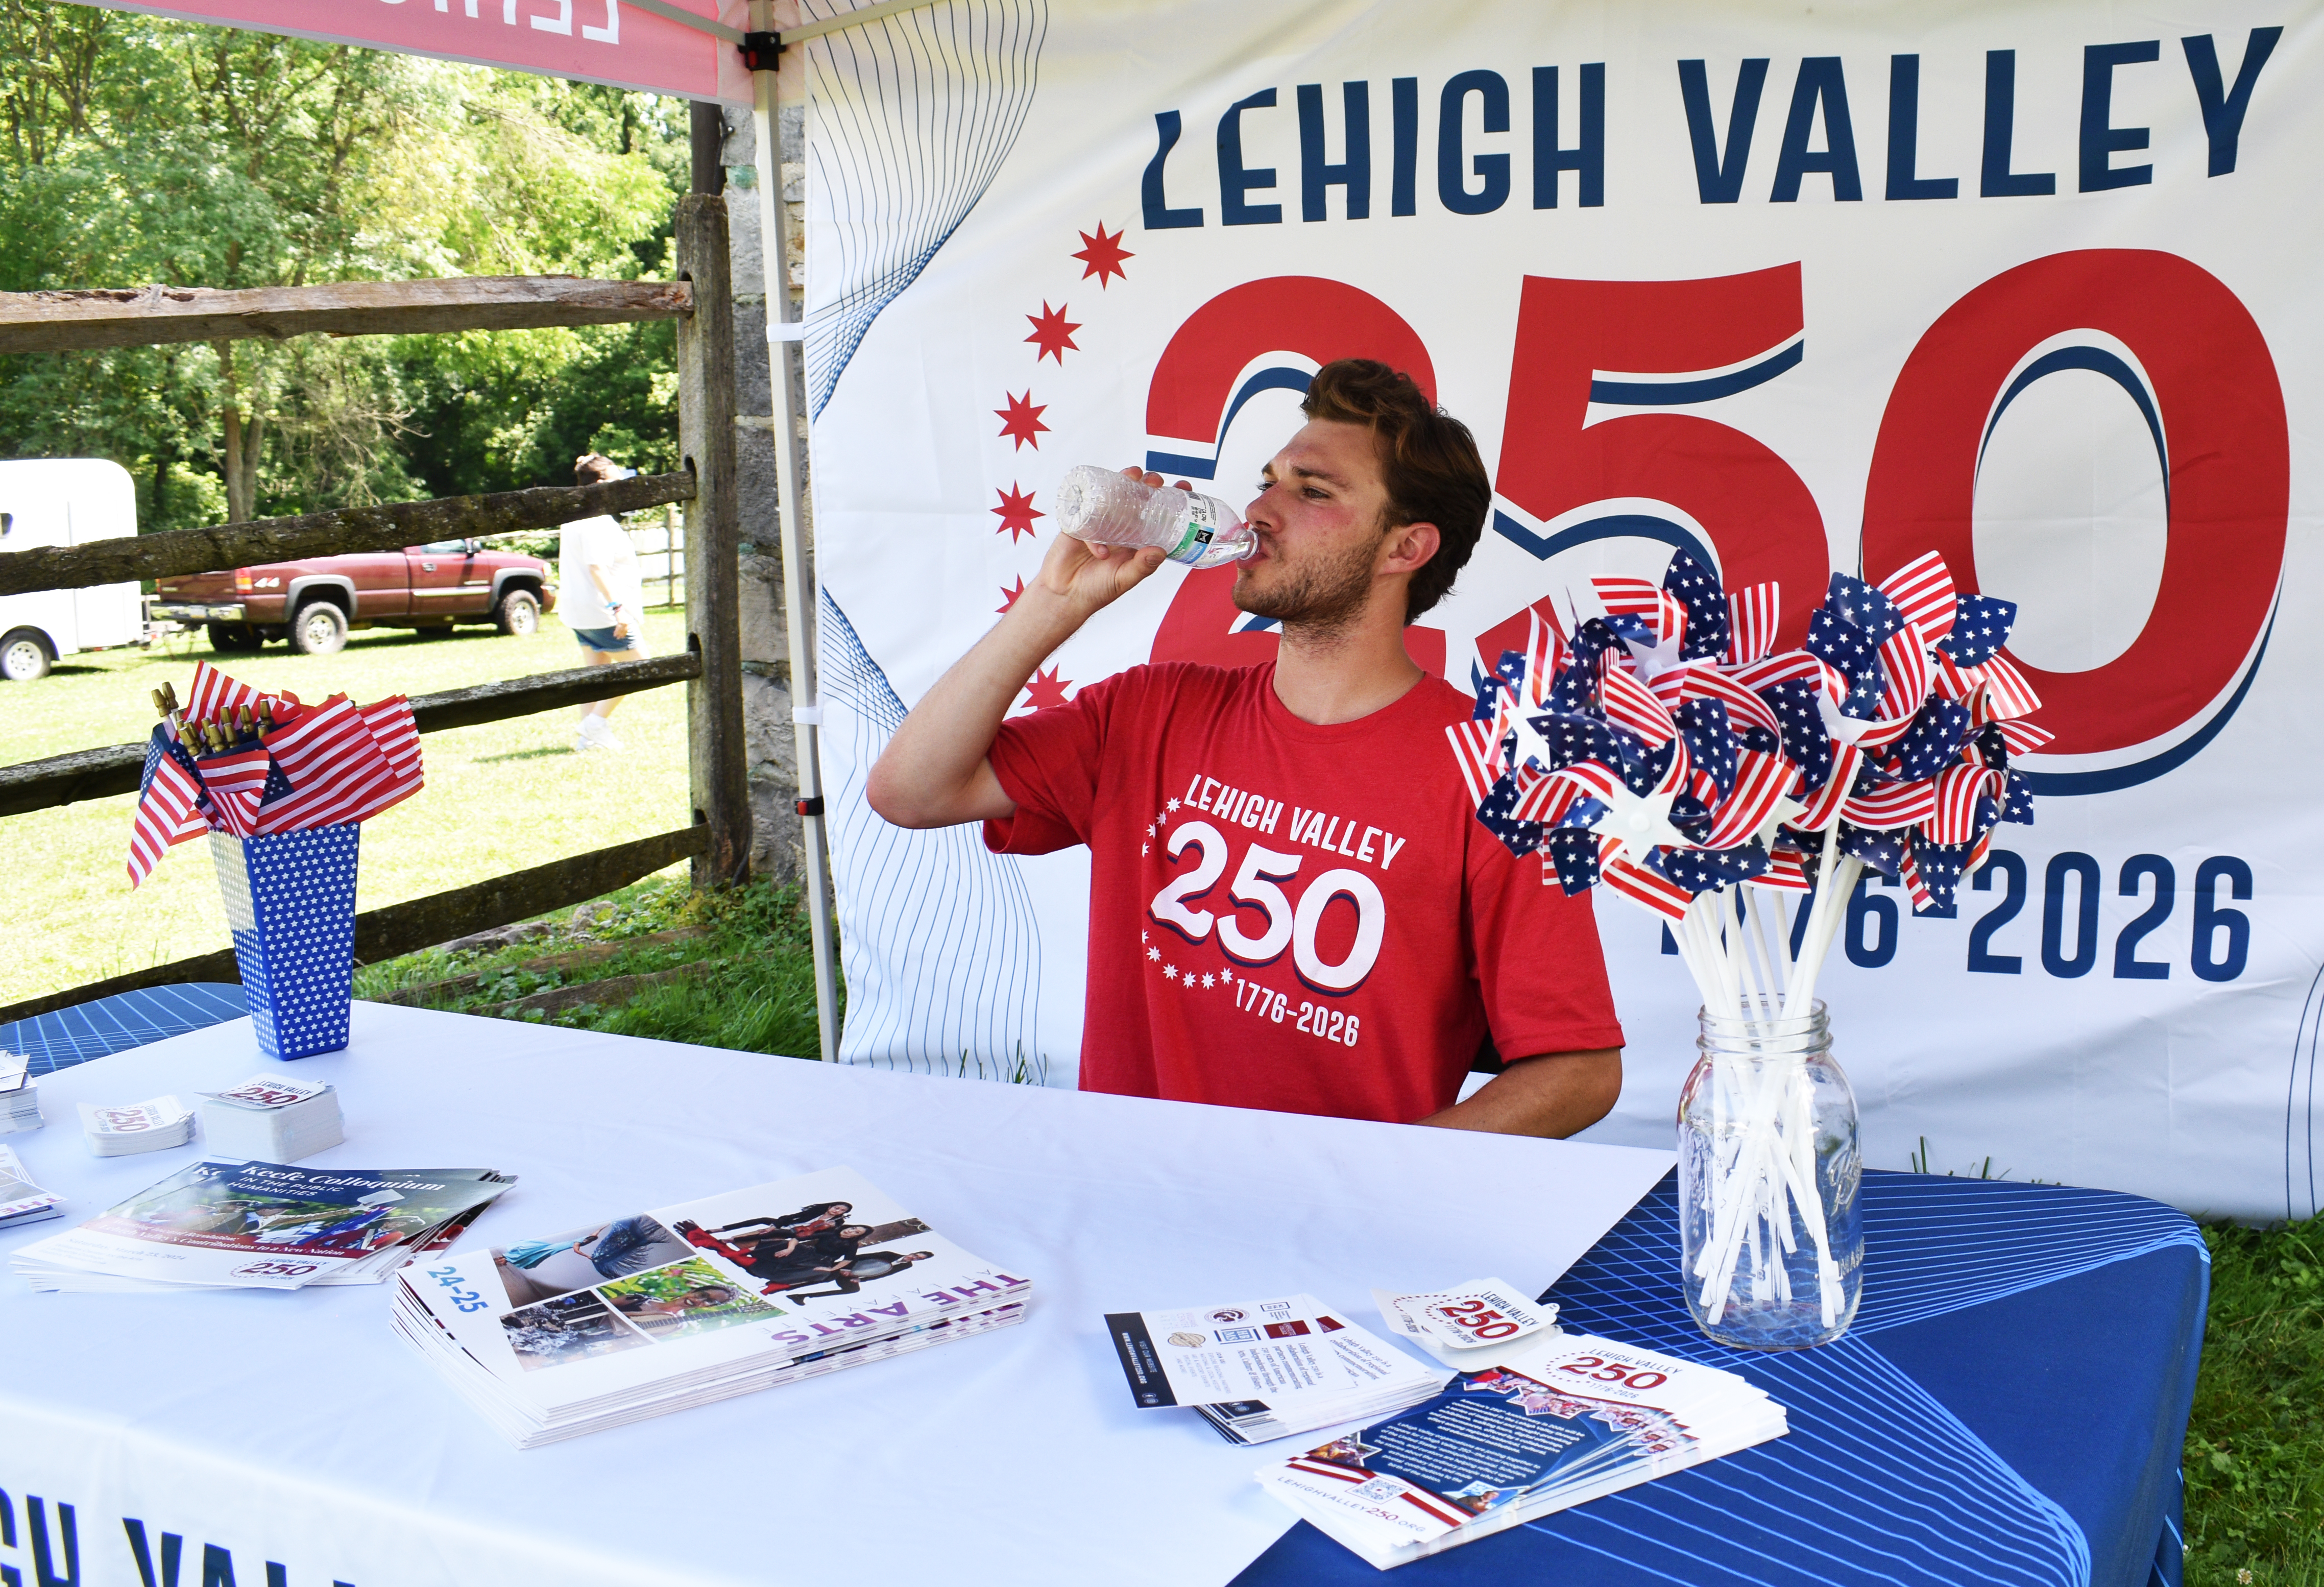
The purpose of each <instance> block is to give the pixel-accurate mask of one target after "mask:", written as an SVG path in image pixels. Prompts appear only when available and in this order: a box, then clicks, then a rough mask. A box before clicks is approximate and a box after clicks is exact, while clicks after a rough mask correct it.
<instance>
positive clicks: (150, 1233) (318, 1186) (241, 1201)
mask: <svg viewBox="0 0 2324 1587" xmlns="http://www.w3.org/2000/svg"><path fill="white" fill-rule="evenodd" d="M515 1183H516V1177H515V1176H514V1175H510V1174H503V1173H500V1172H498V1171H496V1170H494V1169H492V1168H297V1167H289V1166H287V1165H285V1164H281V1163H193V1164H189V1166H187V1167H184V1168H181V1169H180V1170H179V1171H178V1172H177V1173H175V1174H172V1175H171V1176H169V1177H168V1178H167V1179H164V1180H162V1181H161V1183H160V1184H159V1185H155V1186H152V1187H151V1188H149V1189H146V1190H143V1191H141V1192H139V1193H138V1194H137V1195H134V1196H132V1197H130V1198H129V1199H128V1200H127V1201H125V1202H123V1203H122V1204H120V1205H119V1206H116V1207H114V1208H112V1209H111V1210H109V1211H107V1212H106V1213H101V1214H100V1215H98V1216H97V1217H94V1218H91V1219H90V1220H89V1221H88V1223H83V1224H81V1225H79V1226H78V1228H74V1229H68V1230H67V1231H65V1232H63V1233H62V1234H56V1235H51V1237H50V1238H48V1239H46V1240H42V1241H34V1242H33V1243H32V1244H31V1245H28V1246H26V1247H24V1248H23V1250H19V1251H17V1252H16V1253H15V1255H14V1256H13V1257H11V1258H10V1259H9V1262H10V1265H11V1266H13V1267H14V1269H15V1270H16V1273H17V1275H18V1276H19V1277H21V1278H26V1279H29V1280H30V1281H31V1282H32V1287H33V1288H35V1289H50V1290H54V1289H66V1290H161V1291H176V1290H183V1289H303V1288H304V1287H307V1286H308V1285H309V1284H375V1283H377V1282H379V1281H380V1280H381V1279H383V1278H386V1277H387V1276H388V1275H389V1274H390V1273H392V1272H393V1271H394V1270H395V1269H398V1268H401V1267H402V1266H403V1265H405V1264H406V1263H407V1262H410V1260H412V1259H413V1258H415V1257H418V1256H421V1255H424V1254H426V1253H428V1252H429V1251H436V1250H443V1249H444V1248H445V1247H446V1246H447V1245H449V1244H450V1243H451V1242H452V1241H455V1240H457V1239H458V1238H459V1235H460V1233H461V1232H462V1231H463V1230H465V1229H466V1227H467V1226H468V1225H469V1224H470V1223H473V1222H475V1218H476V1215H477V1214H478V1213H482V1212H483V1211H484V1208H486V1207H487V1206H489V1205H491V1204H492V1203H493V1198H494V1197H496V1196H498V1195H500V1194H501V1193H502V1192H503V1191H504V1190H506V1189H507V1188H508V1187H509V1186H512V1185H513V1184H515Z"/></svg>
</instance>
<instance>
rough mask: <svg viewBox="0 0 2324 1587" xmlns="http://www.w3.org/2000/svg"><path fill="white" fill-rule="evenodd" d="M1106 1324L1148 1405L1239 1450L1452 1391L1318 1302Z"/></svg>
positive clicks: (1137, 1316) (1279, 1299)
mask: <svg viewBox="0 0 2324 1587" xmlns="http://www.w3.org/2000/svg"><path fill="white" fill-rule="evenodd" d="M1105 1324H1106V1332H1107V1333H1108V1334H1109V1335H1111V1338H1112V1340H1113V1348H1114V1352H1115V1354H1116V1355H1118V1356H1119V1357H1120V1360H1121V1370H1122V1375H1123V1376H1124V1377H1125V1378H1127V1379H1129V1380H1130V1394H1131V1395H1132V1397H1133V1398H1136V1399H1137V1401H1138V1403H1139V1405H1140V1406H1144V1407H1160V1406H1190V1407H1193V1408H1194V1410H1196V1411H1197V1412H1199V1413H1200V1414H1201V1415H1202V1416H1203V1420H1204V1421H1207V1422H1208V1423H1210V1425H1211V1426H1213V1428H1215V1429H1216V1430H1217V1431H1218V1433H1219V1435H1221V1436H1222V1437H1223V1438H1225V1439H1226V1440H1227V1441H1228V1442H1230V1443H1232V1444H1263V1443H1265V1442H1266V1441H1267V1440H1268V1439H1270V1438H1287V1437H1289V1436H1290V1435H1293V1434H1295V1433H1312V1432H1314V1430H1315V1429H1316V1428H1318V1427H1329V1426H1334V1425H1336V1424H1338V1423H1341V1422H1353V1421H1360V1420H1361V1419H1363V1418H1365V1417H1367V1416H1385V1415H1387V1414H1388V1412H1390V1411H1393V1410H1398V1409H1401V1408H1402V1407H1405V1406H1408V1405H1413V1404H1416V1403H1417V1402H1418V1401H1420V1400H1424V1399H1425V1398H1428V1397H1429V1396H1430V1395H1432V1394H1434V1393H1435V1392H1436V1391H1437V1389H1441V1388H1442V1387H1443V1383H1444V1373H1443V1370H1435V1369H1431V1368H1428V1367H1425V1366H1423V1365H1422V1364H1421V1363H1420V1362H1418V1361H1414V1360H1413V1359H1412V1358H1411V1357H1410V1356H1408V1355H1406V1354H1405V1353H1404V1352H1402V1351H1400V1350H1397V1349H1395V1348H1393V1347H1392V1346H1390V1345H1389V1344H1388V1342H1387V1341H1385V1340H1383V1339H1381V1338H1380V1337H1379V1335H1378V1334H1375V1333H1371V1332H1370V1331H1369V1330H1368V1329H1366V1328H1363V1327H1361V1326H1360V1325H1358V1324H1355V1323H1352V1322H1350V1321H1348V1320H1347V1319H1346V1318H1345V1317H1344V1316H1342V1315H1340V1314H1339V1313H1337V1312H1334V1311H1333V1310H1332V1309H1331V1308H1329V1307H1327V1306H1324V1305H1323V1302H1322V1301H1319V1300H1317V1299H1316V1298H1315V1297H1314V1296H1312V1295H1286V1296H1276V1297H1275V1298H1273V1299H1270V1300H1248V1301H1233V1302H1231V1303H1229V1304H1227V1305H1225V1306H1194V1307H1190V1308H1187V1309H1185V1310H1183V1311H1167V1312H1111V1313H1108V1314H1107V1315H1106V1319H1105Z"/></svg>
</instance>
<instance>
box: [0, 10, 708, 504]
mask: <svg viewBox="0 0 2324 1587" xmlns="http://www.w3.org/2000/svg"><path fill="white" fill-rule="evenodd" d="M0 46H5V48H6V49H7V51H8V52H9V55H10V58H11V60H12V70H13V69H14V67H15V66H17V65H21V66H22V67H23V69H22V70H21V71H16V72H15V73H14V76H12V78H11V80H10V81H8V82H7V83H6V84H5V86H0V118H5V125H6V129H7V134H8V138H9V146H8V152H7V159H6V164H5V168H0V235H5V237H6V238H7V239H8V246H7V247H5V248H0V290H9V291H33V290H42V289H54V288H71V287H96V286H123V285H142V284H145V283H148V282H160V283H162V284H165V285H182V286H211V287H255V286H272V285H299V284H303V283H308V282H314V281H334V280H377V279H393V278H399V277H410V276H425V275H440V274H501V273H533V272H571V273H578V274H594V275H615V276H629V277H634V276H638V275H641V274H650V273H653V272H658V271H659V270H660V269H661V268H663V267H664V264H665V261H666V254H667V239H668V226H669V222H668V215H669V208H670V204H671V202H672V200H673V198H674V197H675V194H676V191H677V189H678V186H679V180H678V179H679V177H680V175H681V173H682V171H683V164H684V159H685V153H684V128H683V117H684V109H683V106H682V105H677V104H673V103H669V102H665V101H661V100H659V99H657V98H655V97H652V96H649V95H640V94H625V93H622V92H619V91H616V90H612V89H606V88H594V87H589V86H586V85H576V84H570V83H563V82H557V81H552V80H548V79H542V78H531V77H527V76H523V75H521V74H514V73H503V72H495V71H491V70H487V69H481V68H474V67H464V66H457V65H452V64H448V63H445V62H439V61H430V60H418V59H414V58H409V57H401V56H395V55H389V54H383V53H380V52H376V51H364V50H355V49H347V48H344V47H338V46H330V45H320V44H314V43H310V42H304V41H300V40H291V39H281V38H275V37H272V36H271V35H266V34H261V33H252V32H236V31H232V30H226V29H219V28H212V27H207V26H202V25H199V24H194V23H176V22H170V21H165V20H161V19H158V18H152V17H145V16H139V15H124V14H116V13H109V12H104V11H97V10H94V9H89V8H84V7H80V6H75V5H47V4H43V3H42V0H0ZM671 348H672V340H671V337H670V334H669V328H668V327H650V328H647V327H604V328H584V329H577V330H571V331H538V332H515V333H503V334H498V335H484V334H478V335H475V336H466V337H404V338H386V337H355V338H347V339H344V340H335V339H331V338H326V337H300V338H297V339H294V340H292V341H290V342H287V343H280V344H278V343H272V342H267V341H263V340H259V341H235V342H219V343H214V344H210V345H208V346H177V347H153V348H129V349H120V350H114V351H107V352H100V353H81V354H71V355H34V356H23V357H17V358H12V359H6V360H0V455H5V456H101V457H113V458H115V459H116V460H117V461H120V462H121V463H123V464H124V466H128V467H129V468H130V469H131V470H132V472H133V473H134V474H135V475H136V476H137V477H138V479H139V481H140V492H141V496H142V497H143V503H142V505H143V513H142V517H143V522H144V523H145V526H146V527H148V528H167V527H179V526H182V525H185V524H189V523H198V522H206V521H216V520H217V518H218V517H220V516H227V517H232V518H236V519H240V518H247V517H251V516H255V515H259V514H262V513H269V512H293V511H300V510H305V509H308V508H311V507H315V506H323V505H330V504H337V503H362V502H365V501H372V500H381V499H389V500H392V499H398V498H404V497H409V496H411V495H414V494H420V493H422V492H426V493H430V494H448V493H451V492H456V491H463V490H475V489H484V488H492V487H493V486H497V485H505V484H509V483H512V482H515V481H521V482H523V483H534V482H536V481H537V480H539V479H540V478H543V477H558V478H562V477H568V476H569V475H567V473H566V470H567V468H569V464H570V459H571V457H572V456H573V452H572V451H567V450H566V449H565V448H566V447H568V446H570V447H573V448H574V450H586V449H592V448H593V447H594V448H595V449H600V450H607V451H609V452H615V455H617V456H618V455H622V453H623V452H626V453H627V454H628V455H627V456H624V457H623V460H624V461H629V462H638V463H646V464H650V465H651V464H659V462H661V461H662V460H663V458H664V457H666V456H667V454H668V453H669V451H670V450H671V449H672V448H673V447H674V440H675V437H674V429H675V425H674V421H673V420H672V418H671V415H670V413H669V405H670V404H669V377H668V372H669V367H670V362H671ZM617 448H618V450H617ZM559 454H562V455H561V457H560V456H559Z"/></svg>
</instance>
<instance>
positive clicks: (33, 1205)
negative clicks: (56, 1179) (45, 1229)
mask: <svg viewBox="0 0 2324 1587" xmlns="http://www.w3.org/2000/svg"><path fill="white" fill-rule="evenodd" d="M64 1199H65V1198H64V1197H63V1196H60V1195H51V1194H50V1193H49V1192H48V1191H45V1190H42V1188H41V1187H40V1186H37V1185H35V1184H33V1183H32V1176H31V1175H30V1174H27V1173H25V1172H24V1165H23V1163H22V1162H21V1161H19V1160H18V1159H17V1157H16V1154H15V1152H14V1151H13V1150H12V1149H9V1148H7V1147H5V1146H0V1229H13V1228H14V1227H15V1226H16V1225H17V1224H19V1223H39V1222H40V1221H41V1220H42V1219H43V1218H53V1217H57V1216H59V1213H58V1212H57V1208H58V1206H59V1205H60V1204H61V1203H62V1202H63V1201H64Z"/></svg>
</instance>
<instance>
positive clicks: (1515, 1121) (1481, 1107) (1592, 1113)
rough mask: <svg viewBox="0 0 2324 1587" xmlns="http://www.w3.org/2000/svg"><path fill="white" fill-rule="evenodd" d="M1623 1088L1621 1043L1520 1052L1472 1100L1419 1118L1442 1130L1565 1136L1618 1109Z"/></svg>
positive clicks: (1584, 1128)
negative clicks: (1580, 1050) (1587, 1049)
mask: <svg viewBox="0 0 2324 1587" xmlns="http://www.w3.org/2000/svg"><path fill="white" fill-rule="evenodd" d="M1621 1094H1622V1054H1621V1050H1620V1049H1619V1048H1618V1047H1608V1048H1603V1049H1600V1050H1599V1051H1595V1052H1583V1053H1552V1054H1549V1055H1547V1056H1543V1057H1535V1058H1518V1059H1517V1060H1515V1061H1513V1062H1512V1063H1511V1064H1510V1065H1509V1066H1508V1068H1506V1069H1504V1070H1502V1071H1501V1072H1500V1073H1499V1075H1495V1076H1493V1078H1492V1079H1491V1080H1489V1081H1488V1082H1486V1083H1485V1084H1484V1085H1482V1086H1480V1088H1479V1089H1478V1091H1477V1094H1476V1095H1474V1096H1472V1097H1471V1098H1470V1099H1469V1100H1468V1101H1467V1102H1464V1103H1453V1104H1452V1106H1451V1107H1449V1108H1446V1109H1445V1110H1444V1111H1443V1112H1441V1113H1431V1114H1430V1115H1429V1116H1428V1117H1427V1118H1425V1119H1423V1120H1421V1121H1420V1122H1421V1123H1423V1124H1433V1125H1434V1126H1436V1127H1437V1128H1438V1129H1441V1130H1490V1131H1492V1132H1494V1133H1496V1134H1499V1135H1547V1136H1555V1137H1558V1138H1561V1139H1562V1138H1563V1137H1565V1136H1568V1135H1572V1134H1573V1133H1575V1132H1576V1131H1577V1130H1587V1129H1588V1128H1590V1126H1591V1125H1592V1124H1595V1123H1596V1122H1598V1121H1599V1120H1600V1119H1602V1118H1604V1117H1605V1116H1606V1115H1607V1114H1608V1113H1609V1112H1613V1110H1614V1103H1615V1099H1616V1098H1618V1097H1619V1096H1620V1095H1621Z"/></svg>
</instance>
